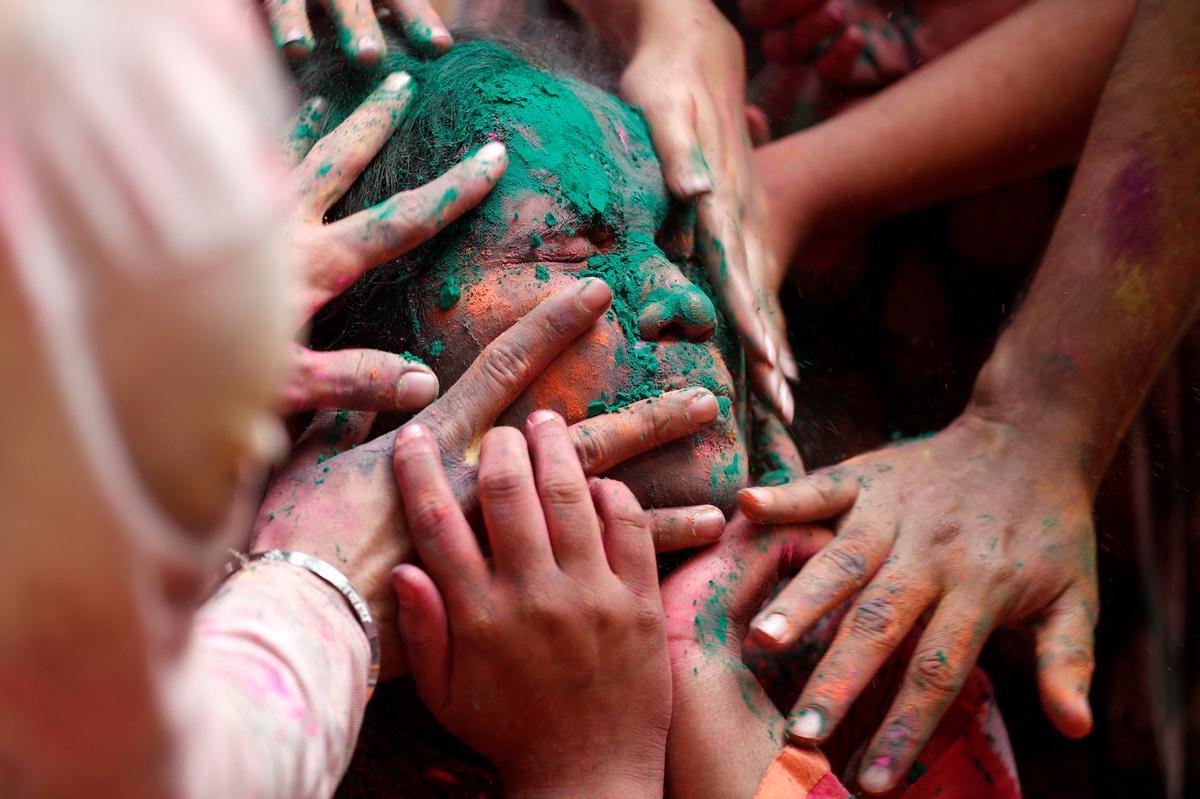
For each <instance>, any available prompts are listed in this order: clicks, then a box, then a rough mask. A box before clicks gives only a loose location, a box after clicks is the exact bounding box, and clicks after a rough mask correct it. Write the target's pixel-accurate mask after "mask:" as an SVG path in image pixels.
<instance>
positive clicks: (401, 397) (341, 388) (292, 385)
mask: <svg viewBox="0 0 1200 799" xmlns="http://www.w3.org/2000/svg"><path fill="white" fill-rule="evenodd" d="M295 362H296V365H295V368H294V369H293V370H292V374H291V376H290V377H289V379H288V382H287V385H286V386H285V388H284V407H285V408H286V409H287V410H289V411H297V410H305V409H313V408H345V409H349V410H355V411H410V412H411V411H417V410H420V409H421V408H424V407H425V406H426V405H428V404H429V403H431V402H433V400H434V399H436V398H437V393H438V379H437V377H436V376H435V375H434V374H433V372H432V371H430V369H429V367H428V366H426V365H425V364H423V363H421V362H420V361H414V360H410V359H408V358H406V357H404V356H403V355H397V354H395V353H392V352H383V351H382V350H336V351H334V352H317V351H315V350H310V349H307V348H306V347H296V356H295Z"/></svg>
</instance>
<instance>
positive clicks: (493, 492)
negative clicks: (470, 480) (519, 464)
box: [479, 467, 525, 502]
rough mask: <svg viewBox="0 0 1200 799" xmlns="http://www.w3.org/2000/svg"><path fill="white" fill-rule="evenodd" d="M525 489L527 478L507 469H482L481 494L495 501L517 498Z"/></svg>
mask: <svg viewBox="0 0 1200 799" xmlns="http://www.w3.org/2000/svg"><path fill="white" fill-rule="evenodd" d="M524 487H525V477H524V476H523V475H522V474H521V473H520V472H517V471H516V470H514V469H509V468H507V467H493V468H488V469H485V468H480V470H479V493H480V494H481V495H483V496H486V497H488V498H489V499H491V500H494V501H501V502H503V501H506V500H511V499H513V498H515V497H516V496H517V495H518V494H519V493H520V492H521V490H522V489H523V488H524Z"/></svg>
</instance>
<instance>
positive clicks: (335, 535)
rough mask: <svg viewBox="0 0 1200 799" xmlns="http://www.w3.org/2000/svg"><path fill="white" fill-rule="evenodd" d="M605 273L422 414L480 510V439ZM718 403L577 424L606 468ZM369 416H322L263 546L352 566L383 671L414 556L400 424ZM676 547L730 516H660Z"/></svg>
mask: <svg viewBox="0 0 1200 799" xmlns="http://www.w3.org/2000/svg"><path fill="white" fill-rule="evenodd" d="M610 299H611V294H610V292H609V290H608V287H607V286H606V285H605V284H604V283H603V281H600V280H596V279H591V280H581V281H579V282H578V283H577V284H576V285H574V286H573V287H571V288H569V289H565V290H563V291H561V292H559V293H557V294H555V295H553V296H552V297H550V298H549V299H547V300H546V301H545V302H543V303H542V304H541V305H539V306H538V307H537V308H535V309H534V310H533V311H532V312H530V313H529V314H528V315H527V316H526V317H525V318H523V319H522V320H521V321H519V322H517V324H515V325H513V326H512V327H511V328H509V329H508V330H507V331H505V332H504V333H503V334H502V335H500V336H499V337H498V338H496V339H495V340H494V341H492V342H491V343H490V344H489V345H488V346H487V347H485V348H484V350H483V352H481V353H480V354H479V357H477V358H476V359H475V362H474V363H473V364H472V365H471V367H470V368H469V369H468V370H467V371H466V372H465V373H464V374H463V376H462V377H461V378H460V379H459V381H458V382H457V383H455V384H454V385H453V386H451V388H450V390H449V391H447V392H446V394H445V395H444V396H442V397H441V398H440V399H438V400H437V401H436V402H434V403H433V404H432V405H431V406H429V407H428V408H426V409H425V410H424V411H422V412H421V413H420V414H418V415H417V416H416V417H415V418H414V420H413V422H414V423H417V424H420V425H421V426H422V427H424V428H425V429H426V430H429V431H430V432H431V433H432V435H433V436H434V437H435V438H436V439H437V441H438V442H439V445H440V447H441V450H442V456H443V464H444V466H445V468H446V470H447V472H448V473H449V475H450V480H451V484H452V485H453V487H454V492H455V495H456V496H457V497H458V500H459V502H460V504H462V505H463V506H465V507H466V508H467V509H468V511H469V510H470V509H472V508H474V507H475V505H476V502H477V495H476V492H475V485H476V481H475V472H476V468H475V464H477V462H478V457H477V453H478V451H479V442H480V440H481V439H482V437H483V435H484V433H485V432H486V431H487V430H488V429H489V428H490V427H491V425H492V423H493V422H494V421H495V419H496V418H497V417H498V416H499V415H500V414H501V413H502V412H503V411H504V410H505V409H506V408H507V407H508V406H509V405H510V404H511V403H512V402H513V401H514V400H516V399H517V397H519V396H520V395H521V392H523V391H524V390H525V388H526V387H527V386H528V385H529V383H531V382H532V381H533V380H534V379H535V378H536V377H537V376H538V375H539V374H541V373H542V371H544V370H545V368H546V366H547V364H549V363H550V362H551V361H552V360H554V358H555V357H557V356H558V354H559V353H560V352H562V351H563V350H564V349H566V347H567V346H568V345H569V344H570V343H571V342H572V341H574V340H575V339H576V338H577V337H579V336H580V335H582V334H583V333H584V332H585V331H586V330H587V329H588V328H589V327H591V325H592V324H593V323H594V322H595V321H596V320H597V319H599V318H600V316H601V315H602V314H603V313H604V311H605V310H606V309H607V308H608V304H609V301H610ZM717 412H718V407H717V401H716V397H714V396H713V395H712V394H711V393H710V392H708V391H706V390H704V389H685V390H682V391H673V392H669V393H667V394H663V395H662V396H661V397H656V398H654V399H651V400H644V401H642V402H639V403H636V404H634V405H631V406H630V407H628V408H625V409H623V410H621V411H619V412H615V413H609V414H603V415H600V416H596V417H594V418H591V419H588V420H587V421H586V422H581V423H579V424H577V425H575V426H574V427H572V428H571V436H572V441H573V442H574V445H575V447H576V450H577V452H578V453H579V455H580V457H581V459H582V461H583V465H584V470H585V472H588V473H590V474H595V473H599V472H603V471H606V470H607V469H609V468H611V467H612V466H613V465H615V464H617V463H620V462H621V461H624V460H626V459H628V458H632V457H635V456H636V455H639V454H641V453H643V452H646V451H648V450H650V449H653V448H654V447H656V446H659V445H661V444H664V443H667V442H668V441H672V440H674V439H676V438H681V437H683V436H685V435H691V434H692V433H694V432H696V431H697V430H699V429H701V428H702V427H703V426H704V425H706V424H708V423H710V422H712V421H713V420H714V419H716V418H717ZM371 424H372V418H371V415H369V414H358V413H347V412H345V411H338V412H332V411H330V412H325V413H323V414H319V415H318V418H317V420H316V421H315V422H314V423H313V426H312V427H311V428H310V429H309V430H308V431H307V432H306V433H305V435H304V436H303V437H302V438H301V439H300V441H299V442H298V443H297V446H296V449H295V450H294V452H293V453H292V457H291V459H290V460H289V462H288V464H287V465H285V466H284V467H282V468H281V469H280V470H279V471H277V472H276V474H275V475H274V476H273V478H272V480H271V484H270V485H269V486H268V487H267V492H266V498H265V499H264V500H263V504H262V507H261V508H260V510H259V515H258V520H257V522H256V523H255V527H254V533H253V537H252V544H251V551H255V552H258V551H263V550H268V549H292V550H298V551H301V552H306V553H308V554H310V555H313V556H315V557H318V558H321V559H322V560H326V561H328V562H329V563H331V564H333V565H334V566H336V567H337V568H338V569H341V570H342V571H343V572H344V573H345V574H346V576H347V578H349V580H350V581H351V582H352V583H353V584H354V586H355V588H356V589H357V590H358V591H359V593H361V594H362V595H363V597H364V598H365V599H366V600H367V602H368V604H369V605H370V606H371V613H372V615H373V616H374V617H375V620H376V622H377V623H378V624H379V626H380V636H381V643H382V646H383V662H382V670H381V676H382V677H383V678H387V677H389V676H395V675H397V674H399V673H401V672H402V670H403V668H404V662H403V658H402V657H401V655H400V651H401V650H400V641H399V636H398V634H397V632H396V630H395V627H394V625H392V624H390V623H389V621H390V620H393V619H395V617H396V610H395V595H394V594H393V592H392V590H391V588H390V587H389V585H388V573H389V571H390V570H391V568H392V567H393V566H395V565H396V564H397V563H401V562H403V561H405V560H409V559H411V557H412V555H413V554H414V553H413V550H412V547H411V544H410V541H409V538H408V533H407V531H406V530H405V527H404V525H403V519H402V518H401V512H400V506H399V494H398V492H397V489H396V482H395V480H394V478H393V477H392V470H391V468H390V467H389V464H390V462H391V457H392V442H393V440H394V439H395V436H396V434H395V433H394V432H392V433H387V434H385V435H383V436H380V437H378V438H376V439H374V440H373V441H370V442H368V443H366V444H362V445H361V446H356V445H358V444H359V443H360V442H361V441H363V440H364V439H365V438H366V437H367V435H368V434H369V431H370V428H371ZM649 521H650V522H652V523H655V524H656V525H657V526H658V528H659V529H660V530H661V537H662V539H663V541H664V542H665V544H666V548H679V546H680V545H681V544H688V545H691V546H696V545H699V544H702V543H706V542H709V541H714V540H716V539H717V538H718V537H719V536H720V534H721V531H722V529H723V528H724V521H725V518H724V516H722V515H721V512H720V510H718V509H717V508H714V507H711V506H698V507H695V508H681V509H675V510H669V511H660V512H658V513H657V514H655V515H653V516H652V517H650V518H649Z"/></svg>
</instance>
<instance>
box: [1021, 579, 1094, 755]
mask: <svg viewBox="0 0 1200 799" xmlns="http://www.w3.org/2000/svg"><path fill="white" fill-rule="evenodd" d="M1095 624H1096V602H1095V590H1094V589H1088V588H1083V587H1076V586H1072V587H1071V588H1068V589H1067V590H1066V591H1064V592H1063V595H1062V596H1060V597H1059V598H1058V599H1056V600H1055V601H1054V603H1053V604H1052V605H1051V606H1050V607H1049V608H1048V609H1047V610H1046V614H1045V616H1044V617H1043V618H1042V620H1041V621H1040V622H1039V623H1038V625H1037V627H1036V628H1035V631H1034V638H1035V643H1036V648H1037V678H1038V693H1039V694H1040V695H1041V698H1042V710H1043V711H1044V712H1045V714H1046V717H1047V718H1048V719H1050V723H1052V724H1053V725H1054V726H1055V727H1056V728H1058V731H1059V732H1061V733H1062V734H1063V735H1065V736H1067V737H1068V738H1082V737H1083V736H1085V735H1087V734H1088V733H1089V732H1091V731H1092V710H1091V706H1090V705H1089V703H1088V689H1089V688H1090V687H1091V684H1092V671H1093V670H1094V668H1095V657H1094V651H1093V650H1094V646H1095V642H1094V640H1093V636H1092V630H1093V628H1094V627H1095Z"/></svg>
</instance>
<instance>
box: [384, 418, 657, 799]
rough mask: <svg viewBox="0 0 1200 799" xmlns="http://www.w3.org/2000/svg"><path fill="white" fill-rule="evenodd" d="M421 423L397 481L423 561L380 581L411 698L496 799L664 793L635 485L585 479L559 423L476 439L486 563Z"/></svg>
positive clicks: (406, 446)
mask: <svg viewBox="0 0 1200 799" xmlns="http://www.w3.org/2000/svg"><path fill="white" fill-rule="evenodd" d="M443 457H444V456H443V455H442V454H441V453H440V452H439V448H438V444H437V440H436V439H435V438H434V437H433V436H432V435H431V434H430V432H429V431H428V430H426V429H425V428H424V427H422V426H419V425H409V426H408V427H405V428H404V429H403V430H401V432H400V434H399V435H398V436H397V438H396V447H395V463H396V479H397V481H398V482H399V484H400V493H401V496H402V498H403V504H404V511H405V516H406V517H407V520H408V525H409V528H410V529H411V530H412V535H413V540H414V542H415V544H416V547H417V550H418V551H419V552H420V554H421V562H422V568H417V567H416V566H411V565H403V566H399V567H397V568H396V570H395V571H394V572H393V576H392V581H393V584H394V586H395V590H396V594H397V596H398V599H399V606H400V627H401V629H402V630H403V633H404V642H405V645H406V647H407V651H408V658H409V663H410V664H411V666H412V670H413V677H414V678H415V679H416V683H417V690H418V692H419V693H420V696H421V698H422V700H423V701H424V702H425V704H426V705H427V706H428V707H429V709H430V710H431V711H432V712H433V714H434V715H435V716H436V717H437V719H438V721H440V722H441V723H442V725H443V726H445V727H446V729H448V730H450V731H451V732H452V733H454V734H455V735H457V736H458V737H459V738H461V739H462V740H463V741H464V742H466V743H467V744H468V745H470V746H471V747H472V748H474V749H475V750H477V751H478V752H480V753H481V754H483V755H484V756H486V757H487V758H488V759H490V760H491V761H492V762H493V763H494V764H495V765H496V767H497V768H498V769H499V770H500V773H501V776H502V780H503V783H504V788H505V792H506V795H512V796H523V797H536V796H546V797H561V796H611V797H616V796H638V797H651V796H661V795H662V791H663V763H664V757H665V749H666V743H667V728H668V725H669V723H670V719H671V674H670V668H669V664H668V661H667V642H666V637H665V635H664V630H663V610H662V601H661V598H660V596H659V590H658V576H657V571H656V567H655V560H654V547H653V544H652V541H651V538H650V531H649V528H648V526H647V524H646V517H645V514H644V513H643V512H642V509H641V507H640V506H639V505H638V502H637V500H636V499H635V498H634V496H633V494H632V492H630V491H629V489H628V488H626V487H625V486H624V485H623V484H621V483H618V482H615V481H611V480H592V481H591V482H590V483H589V482H588V480H587V478H585V477H584V471H583V468H582V467H581V464H580V463H579V459H578V456H577V455H576V453H575V449H574V446H573V444H572V442H571V438H570V435H569V432H568V430H567V426H566V424H565V423H564V422H563V420H562V417H560V416H558V414H556V413H553V412H552V411H537V412H535V413H534V414H532V415H531V416H530V417H529V421H528V423H527V424H526V429H525V435H522V434H521V432H520V431H518V430H516V429H514V428H511V427H497V428H493V429H492V430H490V431H488V432H487V434H486V435H484V437H483V442H482V445H481V450H480V458H479V494H480V504H481V506H482V510H483V519H484V523H485V526H486V528H487V534H488V539H489V541H490V543H491V552H492V559H491V563H490V564H489V563H488V562H487V561H485V560H484V555H483V552H482V551H481V550H480V546H479V543H478V542H477V540H476V537H475V533H474V531H473V530H472V529H471V527H470V525H469V524H468V523H467V521H466V518H465V517H464V516H463V513H462V511H461V510H460V508H459V503H458V499H457V497H456V496H455V493H454V490H453V489H452V487H451V485H450V482H449V480H448V479H447V477H446V474H445V472H444V470H443V468H442V460H443Z"/></svg>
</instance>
